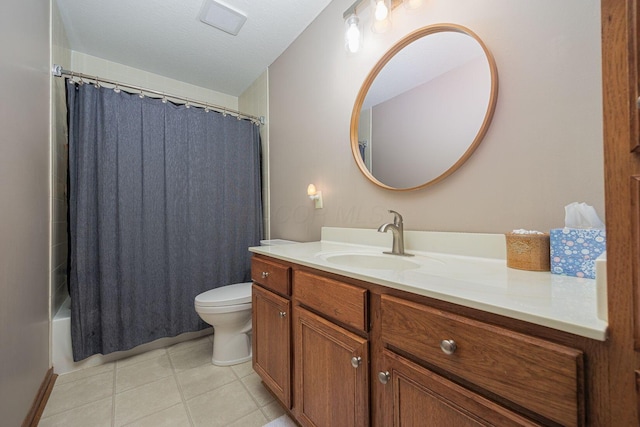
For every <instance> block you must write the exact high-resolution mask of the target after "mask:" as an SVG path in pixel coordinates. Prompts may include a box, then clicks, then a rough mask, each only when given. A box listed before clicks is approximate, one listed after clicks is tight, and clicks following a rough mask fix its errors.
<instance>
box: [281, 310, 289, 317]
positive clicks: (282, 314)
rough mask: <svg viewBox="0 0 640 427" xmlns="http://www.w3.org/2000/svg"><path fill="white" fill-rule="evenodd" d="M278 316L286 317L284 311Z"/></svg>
mask: <svg viewBox="0 0 640 427" xmlns="http://www.w3.org/2000/svg"><path fill="white" fill-rule="evenodd" d="M279 314H280V317H287V312H286V311H281V312H280V313H279Z"/></svg>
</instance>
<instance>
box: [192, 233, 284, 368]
mask: <svg viewBox="0 0 640 427" xmlns="http://www.w3.org/2000/svg"><path fill="white" fill-rule="evenodd" d="M289 243H296V242H293V241H291V240H281V239H274V240H261V241H260V245H261V246H272V245H284V244H289ZM195 308H196V312H197V313H198V315H199V316H200V318H201V319H202V320H204V321H205V322H207V323H208V324H210V325H211V326H213V356H212V357H211V363H213V364H214V365H218V366H229V365H236V364H238V363H243V362H247V361H249V360H251V356H252V354H251V282H245V283H237V284H235V285H228V286H222V287H219V288H215V289H211V290H210V291H206V292H203V293H201V294H200V295H198V296H197V297H196V299H195Z"/></svg>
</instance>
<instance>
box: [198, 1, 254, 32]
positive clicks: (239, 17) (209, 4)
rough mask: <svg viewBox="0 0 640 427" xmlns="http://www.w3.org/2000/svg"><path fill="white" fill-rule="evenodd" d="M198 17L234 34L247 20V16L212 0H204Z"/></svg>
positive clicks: (206, 22)
mask: <svg viewBox="0 0 640 427" xmlns="http://www.w3.org/2000/svg"><path fill="white" fill-rule="evenodd" d="M198 19H200V21H202V22H204V23H205V24H208V25H211V26H212V27H215V28H217V29H219V30H222V31H224V32H225V33H229V34H231V35H234V36H236V35H238V32H239V31H240V28H242V26H243V25H244V23H245V21H246V20H247V16H246V15H245V14H244V13H242V12H239V11H237V10H235V9H232V8H230V7H229V6H227V5H225V4H222V3H219V2H217V1H214V0H205V2H204V3H203V4H202V9H200V14H199V15H198Z"/></svg>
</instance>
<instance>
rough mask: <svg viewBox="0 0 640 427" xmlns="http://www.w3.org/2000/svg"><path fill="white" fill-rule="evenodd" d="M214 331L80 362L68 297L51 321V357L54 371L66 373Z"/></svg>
mask: <svg viewBox="0 0 640 427" xmlns="http://www.w3.org/2000/svg"><path fill="white" fill-rule="evenodd" d="M212 332H213V328H207V329H204V330H202V331H198V332H187V333H184V334H180V335H178V336H177V337H171V338H160V339H158V340H155V341H152V342H150V343H146V344H142V345H139V346H137V347H135V348H132V349H131V350H127V351H117V352H114V353H110V354H108V355H106V356H104V355H102V354H96V355H93V356H91V357H88V358H86V359H84V360H82V361H80V362H74V361H73V353H72V352H71V298H67V299H66V300H65V301H64V303H63V304H62V306H61V307H60V309H59V310H58V312H57V313H56V315H55V316H54V317H53V321H52V322H51V341H52V346H51V358H52V362H53V371H54V372H55V373H56V374H66V373H68V372H73V371H76V370H78V369H83V368H89V367H92V366H98V365H102V364H104V363H108V362H113V361H114V360H118V359H124V358H126V357H129V356H134V355H136V354H140V353H145V352H147V351H151V350H156V349H158V348H163V347H168V346H170V345H173V344H177V343H179V342H182V341H188V340H192V339H195V338H199V337H201V336H205V335H209V334H211V333H212Z"/></svg>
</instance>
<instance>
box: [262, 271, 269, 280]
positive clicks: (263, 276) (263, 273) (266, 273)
mask: <svg viewBox="0 0 640 427" xmlns="http://www.w3.org/2000/svg"><path fill="white" fill-rule="evenodd" d="M267 277H269V272H268V271H263V272H262V278H263V279H266V278H267Z"/></svg>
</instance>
